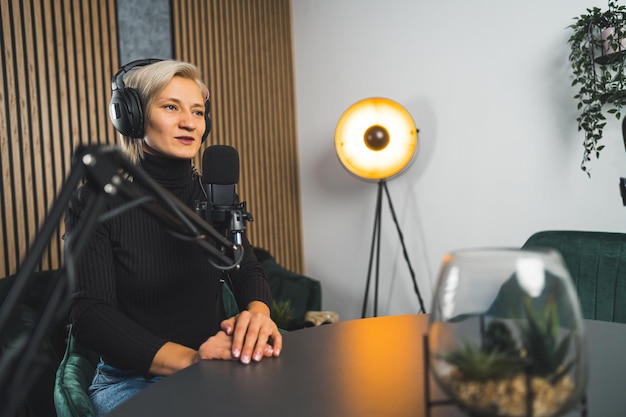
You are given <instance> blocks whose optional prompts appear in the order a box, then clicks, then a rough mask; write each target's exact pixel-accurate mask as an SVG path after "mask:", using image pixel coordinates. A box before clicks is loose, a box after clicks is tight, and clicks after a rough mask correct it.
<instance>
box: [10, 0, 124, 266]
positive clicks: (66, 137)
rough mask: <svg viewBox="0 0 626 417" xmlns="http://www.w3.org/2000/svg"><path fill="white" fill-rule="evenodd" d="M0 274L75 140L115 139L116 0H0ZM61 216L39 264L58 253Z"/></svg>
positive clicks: (30, 234)
mask: <svg viewBox="0 0 626 417" xmlns="http://www.w3.org/2000/svg"><path fill="white" fill-rule="evenodd" d="M0 19H1V20H0V21H1V24H2V28H1V29H0V46H1V48H2V57H1V58H0V59H1V60H2V62H1V66H0V71H1V73H0V80H1V81H0V175H1V176H2V184H1V188H0V277H2V276H6V275H9V274H12V273H15V272H16V270H17V268H18V266H19V265H20V262H21V261H22V259H23V258H24V255H25V254H26V252H27V251H28V247H29V245H30V244H32V242H33V239H34V237H35V235H36V232H37V230H38V228H39V226H40V225H41V223H42V222H43V220H44V218H45V216H46V212H47V210H48V208H49V207H50V205H51V204H52V202H53V201H55V198H56V195H57V192H58V191H59V189H60V188H61V185H62V184H63V182H64V180H65V178H66V176H67V174H68V173H69V169H70V163H71V155H72V153H73V151H74V149H75V148H76V147H77V146H78V144H79V143H91V144H106V143H114V142H115V133H114V130H113V128H112V126H111V124H110V123H109V122H108V109H107V105H108V101H109V97H110V90H111V88H110V82H111V74H114V73H115V72H116V71H117V69H118V68H119V62H118V43H117V35H116V29H115V28H116V19H115V0H102V1H97V0H93V1H84V0H55V1H49V0H20V1H15V0H0ZM62 229H63V228H62V224H61V225H60V227H59V230H58V232H57V234H56V236H55V237H54V238H53V240H52V242H50V246H49V249H48V251H47V253H46V254H45V255H44V257H43V258H42V260H41V264H40V265H39V267H40V268H41V269H50V268H56V267H58V266H59V265H60V263H61V259H62V240H61V236H62V233H63V230H62Z"/></svg>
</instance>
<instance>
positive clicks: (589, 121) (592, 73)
mask: <svg viewBox="0 0 626 417" xmlns="http://www.w3.org/2000/svg"><path fill="white" fill-rule="evenodd" d="M574 20H575V23H574V24H572V25H570V26H569V28H570V29H572V30H573V33H572V35H571V36H570V38H569V40H568V43H569V44H570V47H571V52H570V55H569V60H570V62H571V65H572V71H573V73H574V80H573V81H572V86H578V93H577V94H576V95H575V96H574V98H575V99H576V100H578V110H579V111H580V114H579V116H578V118H577V119H576V120H577V122H578V130H579V131H584V133H585V139H584V142H583V148H584V152H583V159H582V162H581V169H582V170H583V171H584V172H586V173H587V175H590V172H589V166H588V164H589V162H590V161H591V157H592V156H595V157H596V159H597V158H599V157H600V151H602V149H604V145H602V143H601V142H600V141H601V140H602V133H603V130H604V127H605V126H606V123H607V121H606V116H605V113H606V114H607V115H612V116H614V117H615V118H616V119H618V120H619V119H620V118H621V116H622V112H621V109H622V105H623V104H624V100H625V98H626V74H624V62H625V59H626V52H625V46H626V42H625V41H626V6H623V5H619V4H618V3H617V1H615V0H609V2H608V9H607V10H605V11H603V10H601V9H600V8H598V7H594V8H592V9H587V12H586V13H584V14H581V15H580V16H578V17H575V18H574Z"/></svg>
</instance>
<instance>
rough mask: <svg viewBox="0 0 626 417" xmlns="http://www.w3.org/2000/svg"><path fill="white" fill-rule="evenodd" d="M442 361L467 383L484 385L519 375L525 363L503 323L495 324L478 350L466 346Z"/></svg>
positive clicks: (497, 321) (487, 330) (468, 344)
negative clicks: (457, 372)
mask: <svg viewBox="0 0 626 417" xmlns="http://www.w3.org/2000/svg"><path fill="white" fill-rule="evenodd" d="M442 359H443V360H445V361H446V362H448V363H449V364H451V365H453V366H455V367H456V368H457V369H458V370H459V371H460V372H461V373H462V374H463V378H464V379H468V380H476V381H485V380H488V379H492V378H493V379H499V378H505V377H507V376H511V375H514V374H516V373H519V372H520V371H521V370H522V362H521V361H520V360H519V350H518V349H517V346H516V343H515V339H514V338H513V335H512V334H511V330H510V329H509V328H508V326H507V325H506V324H504V323H503V322H502V321H500V320H492V321H491V322H490V323H489V325H488V326H487V329H486V330H485V332H484V334H483V340H482V344H481V345H480V346H478V345H477V344H473V343H470V342H465V343H464V344H463V346H462V347H461V348H459V349H457V350H455V351H453V352H451V353H448V354H444V355H442Z"/></svg>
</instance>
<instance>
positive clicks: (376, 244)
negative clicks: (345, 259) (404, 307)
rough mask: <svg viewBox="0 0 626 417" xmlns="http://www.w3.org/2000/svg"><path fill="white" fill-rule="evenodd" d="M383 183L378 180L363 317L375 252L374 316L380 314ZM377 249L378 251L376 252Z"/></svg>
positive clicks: (363, 316) (362, 315)
mask: <svg viewBox="0 0 626 417" xmlns="http://www.w3.org/2000/svg"><path fill="white" fill-rule="evenodd" d="M383 183H384V180H381V181H379V182H378V192H377V194H376V210H375V214H374V230H373V232H372V245H371V248H370V259H369V264H368V267H367V281H366V282H365V295H364V297H363V308H362V310H361V318H365V314H366V312H367V301H368V299H369V289H370V282H371V277H372V265H373V263H374V253H375V254H376V279H375V285H376V288H375V292H374V316H376V315H377V314H378V311H377V310H378V274H379V260H380V223H381V212H382V198H383V194H382V191H383ZM374 251H376V252H374Z"/></svg>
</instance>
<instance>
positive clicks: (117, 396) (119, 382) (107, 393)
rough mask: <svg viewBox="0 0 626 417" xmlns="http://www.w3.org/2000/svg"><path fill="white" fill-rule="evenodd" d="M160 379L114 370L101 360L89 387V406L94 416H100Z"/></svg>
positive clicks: (159, 377)
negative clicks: (91, 406)
mask: <svg viewBox="0 0 626 417" xmlns="http://www.w3.org/2000/svg"><path fill="white" fill-rule="evenodd" d="M161 379H163V377H162V376H156V377H153V378H151V379H146V378H145V377H144V376H142V375H139V374H138V373H136V372H133V371H124V370H121V369H118V368H115V367H113V366H111V365H107V364H106V363H104V362H103V361H102V360H101V361H100V363H99V364H98V366H97V367H96V374H95V376H94V377H93V381H92V383H91V386H90V387H89V396H90V398H91V404H92V405H93V408H94V411H95V412H96V415H97V416H101V415H103V414H106V413H108V412H109V411H111V410H112V409H113V408H114V407H116V406H118V405H119V404H121V403H122V402H124V401H126V400H127V399H129V398H130V397H132V396H133V395H135V394H137V393H138V392H139V391H141V390H143V389H145V388H147V387H148V386H150V384H153V383H155V382H157V381H160V380H161Z"/></svg>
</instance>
